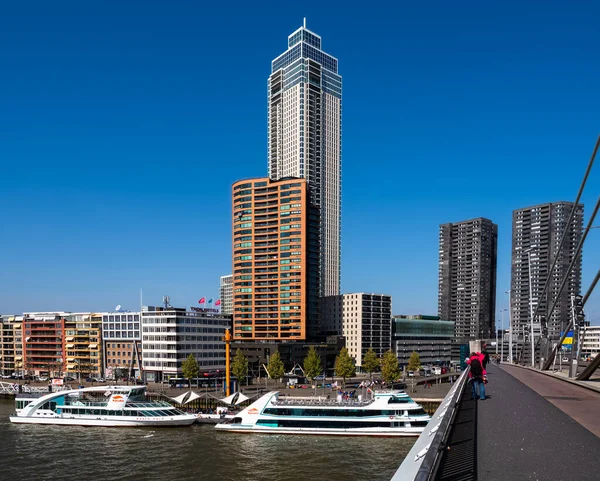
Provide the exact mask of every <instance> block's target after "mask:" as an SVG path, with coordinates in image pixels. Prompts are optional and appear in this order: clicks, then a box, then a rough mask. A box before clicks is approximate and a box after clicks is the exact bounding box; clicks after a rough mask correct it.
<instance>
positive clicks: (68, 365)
mask: <svg viewBox="0 0 600 481" xmlns="http://www.w3.org/2000/svg"><path fill="white" fill-rule="evenodd" d="M67 369H75V364H67Z"/></svg>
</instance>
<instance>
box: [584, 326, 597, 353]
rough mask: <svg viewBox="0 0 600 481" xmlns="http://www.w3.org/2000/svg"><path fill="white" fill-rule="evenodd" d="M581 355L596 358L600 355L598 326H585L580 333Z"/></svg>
mask: <svg viewBox="0 0 600 481" xmlns="http://www.w3.org/2000/svg"><path fill="white" fill-rule="evenodd" d="M582 338H583V342H582V343H581V355H582V356H584V357H592V358H593V357H596V356H597V355H598V354H599V353H600V326H585V327H584V328H583V332H582Z"/></svg>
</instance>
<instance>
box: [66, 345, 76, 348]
mask: <svg viewBox="0 0 600 481" xmlns="http://www.w3.org/2000/svg"><path fill="white" fill-rule="evenodd" d="M73 347H75V344H67V348H69V349H71V348H73Z"/></svg>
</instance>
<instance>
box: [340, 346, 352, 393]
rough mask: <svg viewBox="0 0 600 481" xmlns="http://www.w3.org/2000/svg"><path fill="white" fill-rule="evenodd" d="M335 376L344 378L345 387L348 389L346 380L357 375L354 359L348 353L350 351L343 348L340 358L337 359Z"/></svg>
mask: <svg viewBox="0 0 600 481" xmlns="http://www.w3.org/2000/svg"><path fill="white" fill-rule="evenodd" d="M335 374H336V376H341V377H342V378H343V383H344V387H346V378H347V377H352V376H354V375H356V367H355V366H354V359H352V357H351V356H350V354H349V353H348V349H346V348H345V347H343V348H342V350H341V351H340V353H339V354H338V356H337V357H336V358H335Z"/></svg>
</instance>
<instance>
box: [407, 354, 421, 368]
mask: <svg viewBox="0 0 600 481" xmlns="http://www.w3.org/2000/svg"><path fill="white" fill-rule="evenodd" d="M407 369H408V370H409V371H418V370H419V369H421V358H420V357H419V353H417V352H416V351H413V353H412V354H411V355H410V358H409V359H408V366H407Z"/></svg>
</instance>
